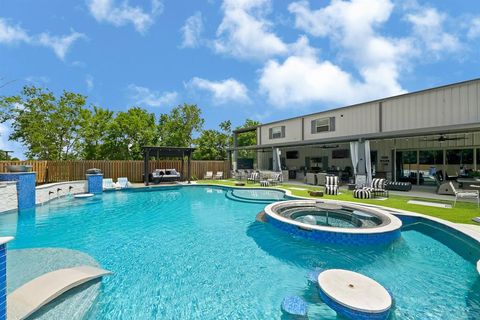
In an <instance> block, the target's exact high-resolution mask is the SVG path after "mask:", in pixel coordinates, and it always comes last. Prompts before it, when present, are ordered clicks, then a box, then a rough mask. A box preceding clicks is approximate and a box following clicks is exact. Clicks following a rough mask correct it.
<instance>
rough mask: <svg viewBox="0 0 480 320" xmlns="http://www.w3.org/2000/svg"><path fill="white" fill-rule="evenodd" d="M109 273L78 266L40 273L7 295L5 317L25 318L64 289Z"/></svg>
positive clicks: (15, 319) (12, 319)
mask: <svg viewBox="0 0 480 320" xmlns="http://www.w3.org/2000/svg"><path fill="white" fill-rule="evenodd" d="M109 274H111V272H110V271H107V270H103V269H99V268H96V267H91V266H80V267H75V268H68V269H59V270H56V271H52V272H48V273H46V274H44V275H41V276H40V277H38V278H35V279H33V280H31V281H29V282H27V283H25V284H24V285H23V286H21V287H19V288H18V289H16V290H15V291H13V292H12V293H10V294H9V295H8V296H7V318H8V319H9V320H20V319H26V318H28V317H29V316H30V315H32V314H33V313H34V312H35V311H37V310H39V309H40V308H41V307H43V306H44V305H46V304H47V303H49V302H50V301H52V300H54V299H55V298H57V297H59V296H60V295H62V294H63V293H65V292H66V291H68V290H70V289H72V288H75V287H77V286H79V285H81V284H83V283H85V282H88V281H91V280H93V279H96V278H99V277H102V276H105V275H109Z"/></svg>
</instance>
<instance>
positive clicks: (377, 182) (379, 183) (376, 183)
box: [372, 178, 387, 190]
mask: <svg viewBox="0 0 480 320" xmlns="http://www.w3.org/2000/svg"><path fill="white" fill-rule="evenodd" d="M386 182H387V180H385V179H378V178H375V179H373V180H372V188H373V189H380V190H385V184H386Z"/></svg>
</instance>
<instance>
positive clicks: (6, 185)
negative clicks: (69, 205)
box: [0, 172, 87, 213]
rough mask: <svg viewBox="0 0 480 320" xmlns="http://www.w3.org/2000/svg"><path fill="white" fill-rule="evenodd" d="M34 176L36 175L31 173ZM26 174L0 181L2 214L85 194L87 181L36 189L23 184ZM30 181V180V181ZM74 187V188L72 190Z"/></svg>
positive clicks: (62, 183) (69, 182)
mask: <svg viewBox="0 0 480 320" xmlns="http://www.w3.org/2000/svg"><path fill="white" fill-rule="evenodd" d="M29 174H30V175H32V176H34V173H30V172H29ZM24 177H26V175H25V174H23V175H21V174H19V175H12V176H10V175H7V174H2V179H1V180H2V181H0V213H2V212H6V211H10V210H16V209H20V210H22V209H31V208H33V207H35V205H41V204H43V203H46V202H48V201H50V200H53V199H56V198H60V197H64V196H66V195H67V194H69V193H70V194H77V193H85V192H86V191H87V182H86V181H85V180H79V181H68V182H57V183H49V184H44V185H41V186H37V187H35V184H33V185H32V184H25V183H23V180H24ZM29 180H30V179H29ZM70 187H72V188H70Z"/></svg>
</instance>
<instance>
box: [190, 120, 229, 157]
mask: <svg viewBox="0 0 480 320" xmlns="http://www.w3.org/2000/svg"><path fill="white" fill-rule="evenodd" d="M219 127H220V130H221V131H218V130H214V129H209V130H204V131H202V133H201V135H200V137H199V138H198V139H196V140H195V144H196V147H197V149H196V150H195V153H194V154H193V157H194V159H199V160H223V159H226V158H227V149H228V147H229V146H230V145H231V141H232V129H231V128H232V124H231V122H230V121H229V120H227V121H223V122H222V123H220V125H219Z"/></svg>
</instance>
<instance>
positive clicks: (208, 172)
mask: <svg viewBox="0 0 480 320" xmlns="http://www.w3.org/2000/svg"><path fill="white" fill-rule="evenodd" d="M207 179H209V180H211V179H213V171H207V172H205V175H204V176H203V180H207Z"/></svg>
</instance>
